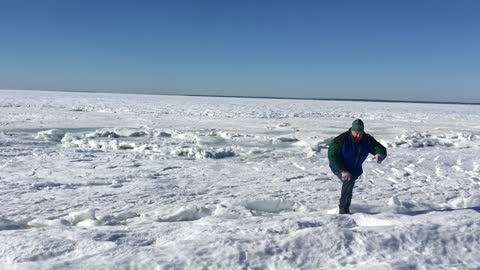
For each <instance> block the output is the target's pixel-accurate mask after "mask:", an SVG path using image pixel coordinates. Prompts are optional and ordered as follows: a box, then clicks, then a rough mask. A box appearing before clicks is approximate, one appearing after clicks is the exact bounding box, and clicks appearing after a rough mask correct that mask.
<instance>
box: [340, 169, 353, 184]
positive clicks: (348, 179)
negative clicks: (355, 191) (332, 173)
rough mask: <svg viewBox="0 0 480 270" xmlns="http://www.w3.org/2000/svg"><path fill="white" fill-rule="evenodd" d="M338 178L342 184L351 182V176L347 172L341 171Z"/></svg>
mask: <svg viewBox="0 0 480 270" xmlns="http://www.w3.org/2000/svg"><path fill="white" fill-rule="evenodd" d="M340 176H341V177H342V181H343V182H345V181H350V180H352V175H351V174H350V172H348V171H341V172H340Z"/></svg>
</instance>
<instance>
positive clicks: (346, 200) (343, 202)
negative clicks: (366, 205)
mask: <svg viewBox="0 0 480 270" xmlns="http://www.w3.org/2000/svg"><path fill="white" fill-rule="evenodd" d="M353 186H355V180H350V181H344V182H343V184H342V193H341V194H340V204H339V205H338V206H339V207H342V208H347V209H348V208H350V204H351V203H352V192H353Z"/></svg>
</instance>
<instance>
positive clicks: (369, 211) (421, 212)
mask: <svg viewBox="0 0 480 270" xmlns="http://www.w3.org/2000/svg"><path fill="white" fill-rule="evenodd" d="M353 210H354V212H353V213H363V214H370V215H376V214H381V213H386V212H385V211H378V210H376V209H362V208H361V207H357V209H353ZM355 210H356V211H355ZM460 210H474V211H476V212H477V213H480V206H475V207H464V208H447V209H441V210H437V209H429V210H418V211H408V210H400V211H393V212H390V211H388V213H392V214H400V215H407V216H418V215H424V214H428V213H433V212H437V213H442V212H454V211H460Z"/></svg>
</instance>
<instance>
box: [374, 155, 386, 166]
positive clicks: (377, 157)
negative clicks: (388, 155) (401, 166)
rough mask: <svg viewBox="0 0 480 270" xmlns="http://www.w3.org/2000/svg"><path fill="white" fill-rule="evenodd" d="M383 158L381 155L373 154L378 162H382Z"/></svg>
mask: <svg viewBox="0 0 480 270" xmlns="http://www.w3.org/2000/svg"><path fill="white" fill-rule="evenodd" d="M384 159H385V157H384V156H383V155H380V154H376V155H375V160H376V161H377V163H378V164H380V163H382V161H383V160H384Z"/></svg>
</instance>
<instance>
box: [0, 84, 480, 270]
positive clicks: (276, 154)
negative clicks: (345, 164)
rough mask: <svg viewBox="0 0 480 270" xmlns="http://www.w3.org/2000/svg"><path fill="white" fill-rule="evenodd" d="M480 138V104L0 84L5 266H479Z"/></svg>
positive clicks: (0, 241) (0, 237) (0, 233)
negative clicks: (356, 166)
mask: <svg viewBox="0 0 480 270" xmlns="http://www.w3.org/2000/svg"><path fill="white" fill-rule="evenodd" d="M355 118H361V119H362V120H364V122H365V126H366V132H367V133H369V134H371V135H373V136H374V137H375V138H376V139H377V140H378V141H379V142H381V143H382V144H383V145H384V146H385V147H387V149H388V154H389V156H388V158H387V159H386V160H385V161H384V162H383V163H382V164H376V162H374V161H373V160H372V159H371V158H369V159H367V161H366V162H365V163H364V170H365V173H364V175H363V176H362V178H361V179H360V180H358V181H357V183H356V187H355V189H354V197H353V205H352V207H351V210H352V212H354V213H353V214H352V215H338V214H337V204H338V198H339V195H340V187H341V183H340V181H339V180H338V179H337V178H336V177H335V176H334V175H333V174H332V173H331V172H330V170H329V168H328V161H327V147H328V144H329V142H330V141H331V139H332V138H333V137H335V136H336V135H338V134H340V133H342V132H344V131H345V130H347V129H348V127H349V126H350V124H351V122H352V121H353V120H354V119H355ZM479 150H480V106H478V105H446V104H408V103H379V102H348V101H308V100H274V99H251V98H248V99H247V98H245V99H242V98H215V97H181V96H155V95H129V94H99V93H67V92H46V91H45V92H41V91H14V90H2V91H0V206H1V207H0V269H5V270H9V269H32V270H33V269H35V270H37V269H480V213H479V211H480V189H479V188H480V157H479V155H480V154H479Z"/></svg>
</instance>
